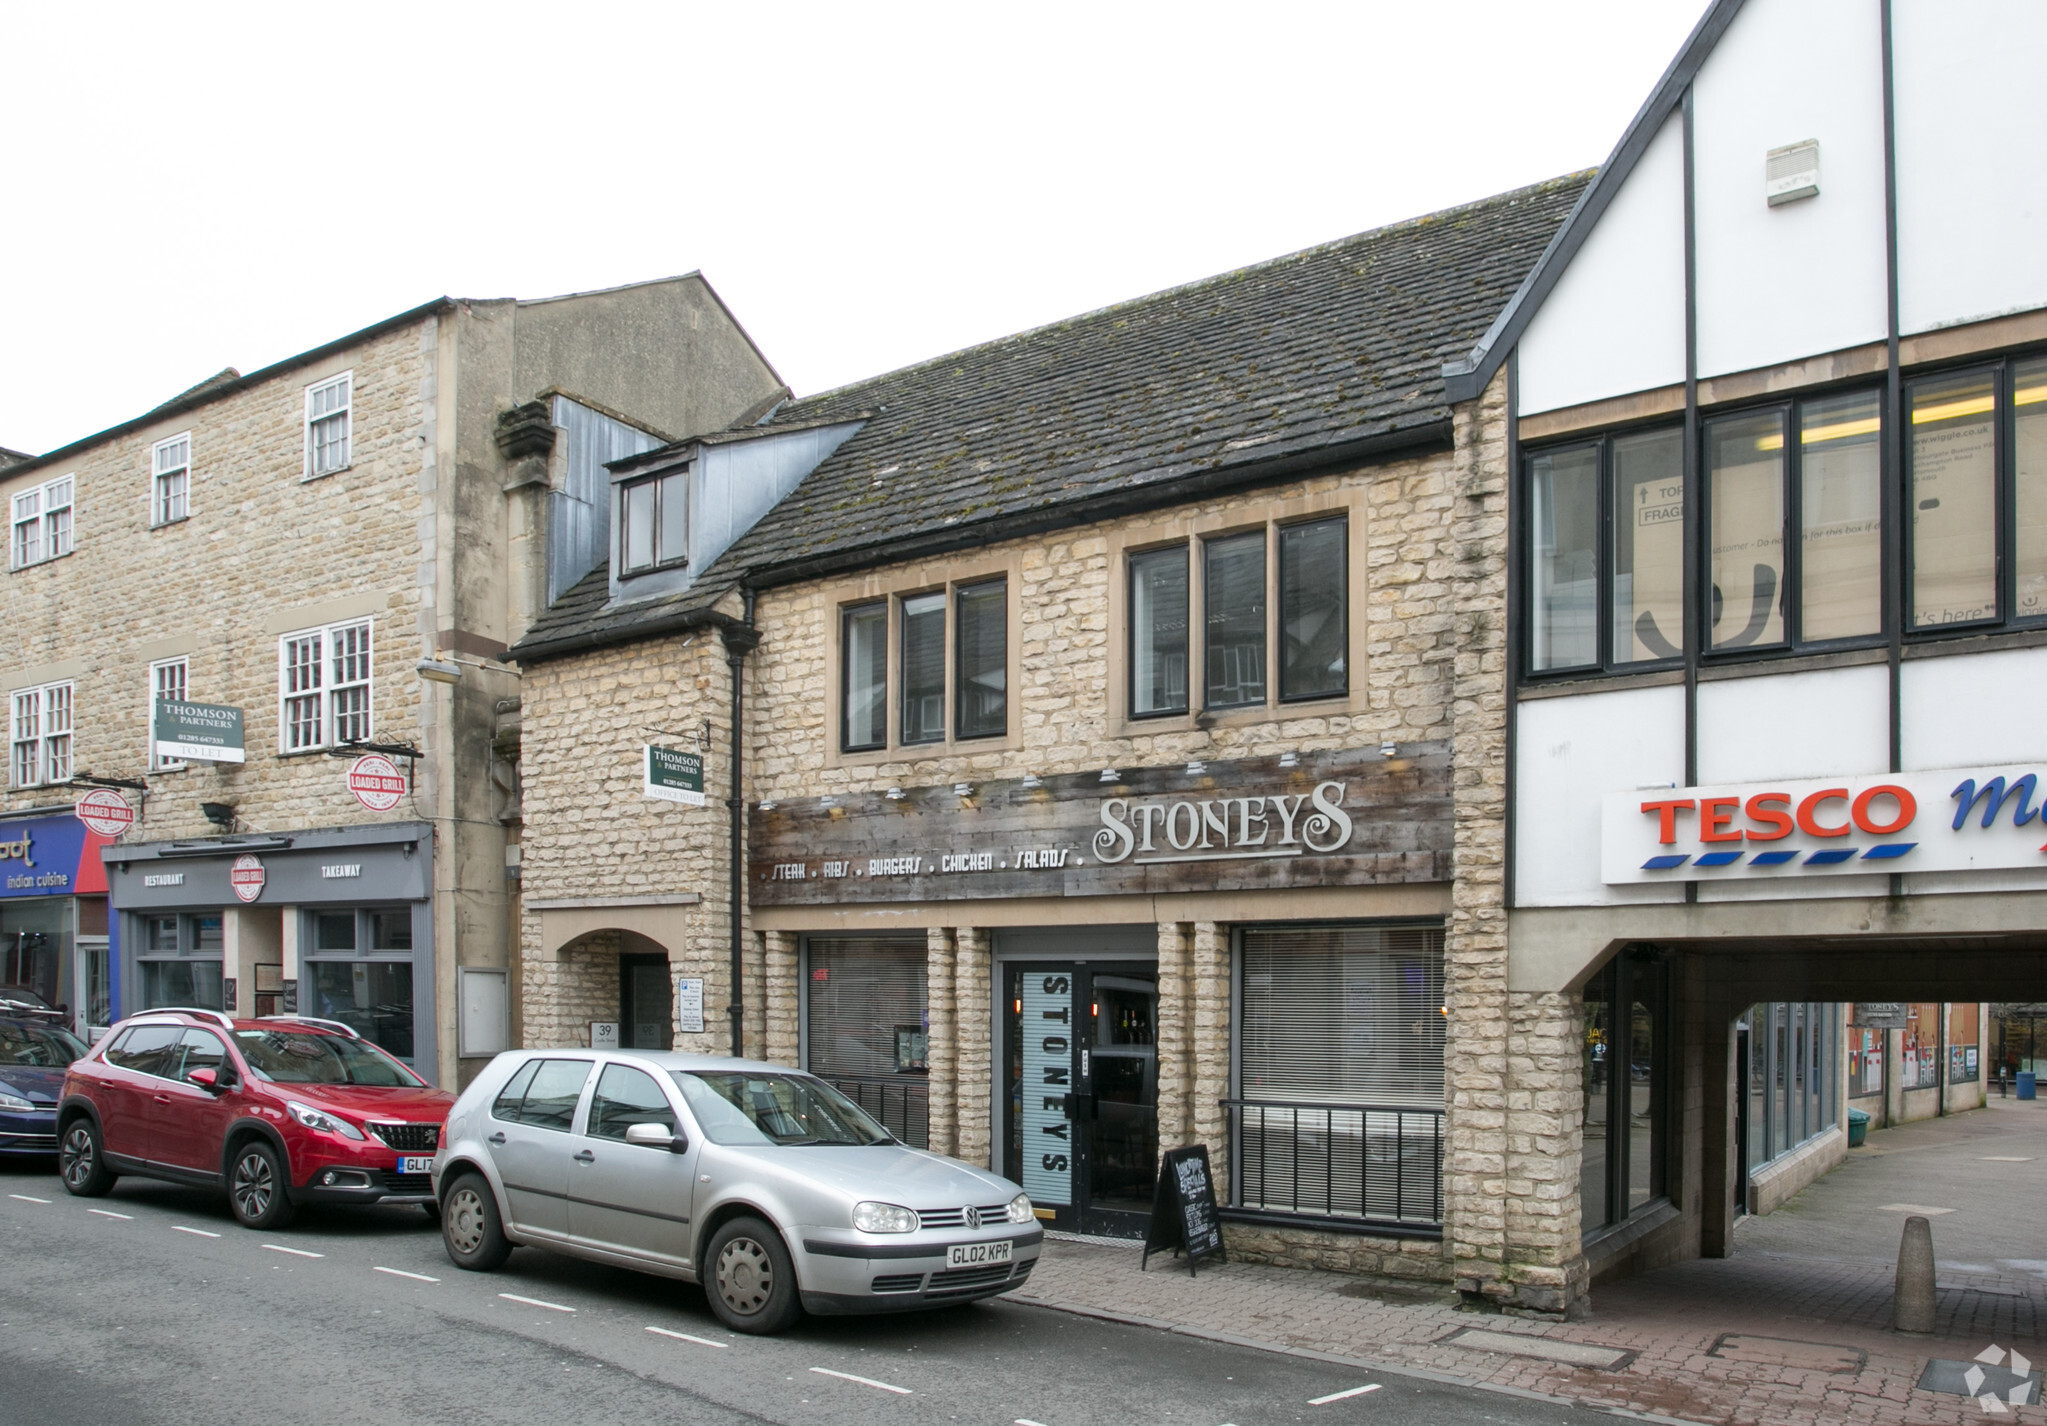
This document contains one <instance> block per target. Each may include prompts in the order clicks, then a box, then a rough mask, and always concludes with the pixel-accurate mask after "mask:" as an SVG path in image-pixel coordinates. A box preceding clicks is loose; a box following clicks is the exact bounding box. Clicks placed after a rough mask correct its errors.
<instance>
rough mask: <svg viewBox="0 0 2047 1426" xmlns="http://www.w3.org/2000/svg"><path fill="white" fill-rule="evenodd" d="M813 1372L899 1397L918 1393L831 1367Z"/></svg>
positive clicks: (814, 1369)
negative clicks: (855, 1382) (837, 1370)
mask: <svg viewBox="0 0 2047 1426" xmlns="http://www.w3.org/2000/svg"><path fill="white" fill-rule="evenodd" d="M811 1370H812V1371H814V1372H816V1373H817V1374H818V1375H819V1376H835V1377H837V1378H838V1379H839V1380H840V1381H857V1382H859V1383H860V1384H861V1385H862V1386H871V1387H875V1388H877V1389H878V1390H881V1391H892V1392H894V1393H895V1394H896V1395H897V1396H914V1395H916V1393H915V1392H913V1391H911V1390H910V1389H909V1388H908V1387H907V1386H890V1385H889V1384H888V1383H887V1382H885V1381H876V1380H874V1379H873V1378H872V1377H864V1376H854V1375H853V1373H851V1372H835V1371H833V1370H831V1368H829V1367H812V1368H811Z"/></svg>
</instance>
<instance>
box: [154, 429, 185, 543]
mask: <svg viewBox="0 0 2047 1426" xmlns="http://www.w3.org/2000/svg"><path fill="white" fill-rule="evenodd" d="M149 490H150V496H149V523H150V524H152V525H171V524H175V523H176V522H178V521H179V520H183V519H185V518H186V517H188V516H189V515H190V514H191V513H192V433H191V432H189V431H187V432H185V433H183V434H181V435H176V436H172V437H170V438H169V439H168V440H162V441H158V442H157V443H156V444H155V445H153V446H151V447H150V448H149Z"/></svg>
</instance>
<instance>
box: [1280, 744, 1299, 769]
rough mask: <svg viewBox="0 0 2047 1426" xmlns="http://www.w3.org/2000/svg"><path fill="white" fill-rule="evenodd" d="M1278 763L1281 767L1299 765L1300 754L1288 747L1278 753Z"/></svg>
mask: <svg viewBox="0 0 2047 1426" xmlns="http://www.w3.org/2000/svg"><path fill="white" fill-rule="evenodd" d="M1279 765H1280V766H1281V767H1299V766H1300V765H1301V755H1300V754H1299V753H1297V752H1294V751H1293V750H1292V749H1291V748H1289V749H1288V750H1287V751H1286V752H1283V753H1281V754H1280V755H1279Z"/></svg>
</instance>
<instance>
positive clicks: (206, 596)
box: [0, 276, 785, 1085]
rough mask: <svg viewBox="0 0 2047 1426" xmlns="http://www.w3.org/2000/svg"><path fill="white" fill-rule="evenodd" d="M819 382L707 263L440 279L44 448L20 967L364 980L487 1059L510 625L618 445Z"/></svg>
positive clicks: (53, 980) (431, 1064)
mask: <svg viewBox="0 0 2047 1426" xmlns="http://www.w3.org/2000/svg"><path fill="white" fill-rule="evenodd" d="M784 394H785V393H784V392H783V391H782V389H781V386H780V383H779V381H778V379H777V378H776V376H775V374H774V372H773V370H772V368H771V367H770V366H769V365H768V363H767V362H766V360H765V359H764V358H763V357H762V356H761V354H760V353H759V352H758V351H756V350H755V349H754V347H753V345H752V344H751V342H750V341H749V340H748V339H747V337H746V335H745V333H744V332H743V331H741V330H740V328H739V327H738V325H737V323H736V322H735V321H734V320H733V318H732V317H731V315H730V314H729V313H728V312H727V311H726V309H725V307H724V306H723V304H722V303H721V302H720V301H719V300H718V298H717V296H716V294H715V293H714V292H712V290H711V289H710V287H709V286H708V284H706V283H705V282H704V281H703V280H702V279H701V278H699V277H696V276H687V277H681V278H675V279H669V280H664V281H659V282H653V283H646V284H641V285H637V286H633V287H626V288H619V289H614V290H610V291H605V292H597V293H587V294H578V295H575V296H570V297H564V298H556V299H550V300H545V301H512V300H493V301H453V300H447V299H443V300H439V301H435V302H431V303H428V304H426V305H424V306H421V307H417V308H414V309H413V310H411V311H408V312H404V313H400V314H399V315H397V316H395V317H392V318H390V319H389V320H386V321H383V322H379V323H377V324H376V325H375V326H372V327H369V328H366V329H364V330H362V331H359V332H356V333H353V334H351V335H349V336H346V337H343V338H341V339H339V340H338V341H335V342H331V343H328V344H327V345H324V346H321V347H318V348H316V349H314V350H312V351H308V352H304V353H301V354H300V355H298V356H295V357H292V358H290V359H288V360H286V361H283V362H280V363H278V364H276V365H274V366H270V367H267V368H265V369H263V370H261V371H257V372H253V373H251V374H249V375H247V376H242V375H239V374H238V373H236V372H234V371H226V372H223V373H221V374H220V375H219V376H216V377H214V378H212V379H210V380H209V381H207V382H204V383H202V384H201V385H199V386H196V387H194V388H193V389H192V390H190V391H188V392H186V393H184V394H183V395H181V396H179V397H177V398H176V399H174V400H172V401H170V402H167V403H166V404H164V405H162V406H160V407H157V408H156V409H154V410H151V411H148V412H145V413H143V414H142V415H140V416H137V417H135V418H134V419H132V420H128V421H125V422H123V423H121V424H120V425H118V426H115V427H113V428H111V429H109V430H106V431H102V432H100V433H99V434H97V435H94V436H91V437H88V438H86V439H84V440H82V441H78V442H76V443H74V444H71V445H68V446H65V447H63V448H62V449H59V450H55V451H51V452H48V453H46V454H43V455H39V456H34V457H26V458H23V459H20V460H17V461H13V462H11V463H8V464H6V465H5V468H4V472H0V495H4V497H5V499H6V501H7V510H8V515H9V526H8V536H9V559H8V572H7V575H6V578H5V580H4V581H0V676H4V680H5V687H4V692H5V694H6V697H7V700H8V711H9V735H10V742H9V769H8V772H9V776H8V780H7V787H6V791H5V794H4V802H0V841H4V842H5V843H6V845H7V846H8V848H9V860H7V862H6V871H7V872H8V873H9V874H8V875H7V876H6V878H5V887H4V889H0V944H4V945H5V947H6V948H7V951H8V963H7V965H6V966H5V967H4V968H0V983H7V984H13V985H17V986H21V987H25V988H28V989H31V990H34V991H36V992H37V993H40V994H42V995H44V997H45V998H46V999H49V1000H51V1001H61V1002H65V1003H67V1004H68V1005H69V1006H70V1007H71V1008H72V1009H73V1010H74V1011H75V1013H76V1015H77V1018H78V1021H79V1024H80V1028H81V1029H82V1030H87V1031H90V1030H91V1029H92V1028H93V1027H95V1026H104V1025H106V1024H107V1023H109V1021H110V1019H111V1018H112V1017H115V1016H118V1015H120V1014H122V1013H124V1012H132V1011H135V1010H140V1009H144V1008H147V1007H149V1006H151V1005H161V1004H196V1005H205V1006H215V1007H221V1006H226V1007H228V1008H232V1009H234V1010H236V1011H238V1012H240V1013H243V1014H249V1013H275V1012H278V1011H284V1010H296V1011H297V1012H300V1013H307V1014H320V1015H327V1016H333V1017H336V1018H340V1019H343V1020H346V1021H349V1022H350V1023H353V1024H356V1025H357V1026H358V1027H359V1028H360V1029H361V1030H362V1031H363V1033H365V1034H366V1035H369V1036H371V1037H372V1038H375V1039H376V1040H378V1041H379V1042H380V1043H382V1044H384V1045H385V1046H386V1047H387V1048H390V1049H392V1050H393V1051H394V1052H396V1053H398V1054H400V1055H401V1056H402V1057H404V1058H406V1059H408V1060H410V1061H411V1062H413V1063H414V1064H415V1066H416V1067H417V1068H418V1069H419V1070H420V1071H421V1072H422V1073H423V1074H425V1075H426V1076H427V1077H428V1078H429V1079H432V1080H435V1081H437V1082H439V1083H443V1084H449V1085H453V1084H455V1083H457V1082H459V1081H460V1079H461V1078H462V1077H463V1073H464V1070H465V1068H466V1067H467V1066H468V1065H470V1064H473V1063H479V1062H480V1061H477V1060H475V1059H474V1058H473V1057H475V1056H478V1055H488V1054H489V1053H491V1052H493V1051H494V1050H495V1049H498V1048H502V1047H503V1046H504V1045H505V1044H507V1043H516V1037H517V1035H518V1034H519V1033H520V1032H519V1030H518V1027H517V1026H516V1024H515V1023H513V1018H512V1017H513V1015H514V1013H515V1009H516V1007H515V1006H514V1005H513V1003H512V995H511V989H512V987H511V985H510V984H509V982H510V981H511V979H512V970H511V967H512V964H513V960H514V957H515V954H516V937H515V935H514V932H513V929H512V928H513V927H515V926H516V924H517V913H516V907H517V904H518V882H517V870H518V832H519V815H520V814H519V783H518V758H519V674H518V670H517V668H516V667H515V666H513V665H512V664H511V663H509V662H508V661H507V660H506V658H505V651H506V648H507V646H508V645H510V644H511V643H512V642H514V641H516V640H517V639H518V638H520V637H521V636H522V635H523V634H524V632H525V630H526V628H527V626H528V624H529V623H530V622H531V621H532V619H533V617H534V616H535V615H536V614H537V613H538V612H539V610H540V609H542V608H543V607H544V606H545V605H546V603H547V602H548V600H549V599H550V598H551V597H552V595H553V594H554V593H558V592H559V590H560V589H561V588H564V587H566V586H568V585H571V584H573V583H574V582H575V581H576V580H577V579H578V578H580V577H581V575H582V574H583V573H584V572H585V571H586V570H587V569H589V568H590V567H591V565H592V564H593V563H595V562H596V561H597V559H598V558H599V556H600V554H601V550H602V546H603V539H604V531H605V526H606V521H607V519H608V506H607V505H606V504H605V502H604V501H603V500H601V499H598V498H597V494H598V492H599V491H601V490H602V489H603V482H604V472H603V468H602V463H603V462H604V461H606V460H608V459H612V458H614V457H616V456H618V455H622V454H626V453H629V452H633V451H639V450H645V449H649V448H652V447H656V446H660V445H663V444H665V443H666V442H667V441H668V440H669V439H670V438H671V437H672V436H673V435H675V434H676V433H679V432H687V431H692V430H698V429H704V428H709V427H716V426H721V425H724V424H727V423H729V422H731V421H733V420H735V419H739V418H742V417H745V416H746V415H748V414H749V413H754V414H758V412H759V411H761V410H764V409H766V408H767V406H768V405H770V404H772V402H773V401H774V400H776V399H778V398H779V397H780V396H782V395H784ZM551 582H552V588H551V587H550V583H551ZM88 789H90V792H89V794H88V797H89V800H83V799H81V793H82V792H85V791H87V790H88ZM74 802H81V803H82V805H81V806H80V808H79V810H78V815H74ZM95 803H96V804H97V806H95V805H93V804H95ZM87 816H90V817H91V819H92V820H91V821H89V822H88V821H86V820H83V819H84V818H86V817H87ZM124 823H126V824H128V825H127V826H126V827H125V829H124V826H123V824H124Z"/></svg>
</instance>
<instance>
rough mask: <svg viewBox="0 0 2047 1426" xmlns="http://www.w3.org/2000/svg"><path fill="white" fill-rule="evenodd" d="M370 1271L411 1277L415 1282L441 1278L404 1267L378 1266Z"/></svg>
mask: <svg viewBox="0 0 2047 1426" xmlns="http://www.w3.org/2000/svg"><path fill="white" fill-rule="evenodd" d="M370 1271H371V1272H373V1273H389V1274H391V1276H392V1277H409V1278H411V1279H412V1280H413V1281H414V1282H439V1281H440V1279H439V1278H437V1277H428V1276H427V1275H426V1274H425V1273H409V1272H407V1271H405V1269H404V1268H377V1267H373V1268H371V1269H370Z"/></svg>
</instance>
